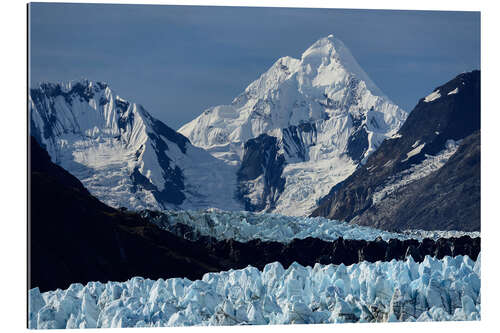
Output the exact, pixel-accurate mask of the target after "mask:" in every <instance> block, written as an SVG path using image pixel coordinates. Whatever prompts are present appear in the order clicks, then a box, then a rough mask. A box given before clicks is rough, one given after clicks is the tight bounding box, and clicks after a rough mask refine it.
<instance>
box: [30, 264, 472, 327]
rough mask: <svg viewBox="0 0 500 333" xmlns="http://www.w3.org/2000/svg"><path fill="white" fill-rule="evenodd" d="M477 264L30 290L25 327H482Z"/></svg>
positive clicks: (252, 271) (272, 272)
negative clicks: (452, 323) (477, 323)
mask: <svg viewBox="0 0 500 333" xmlns="http://www.w3.org/2000/svg"><path fill="white" fill-rule="evenodd" d="M480 265H481V256H479V257H478V259H477V261H476V262H474V261H472V260H471V259H470V258H469V257H467V256H457V257H454V258H452V257H444V258H443V259H441V260H438V259H434V258H432V257H429V256H427V257H426V258H425V260H424V261H423V262H422V263H420V264H419V263H416V262H415V261H414V260H413V259H412V258H411V257H408V258H407V259H406V260H405V261H396V260H392V261H390V262H376V263H369V262H362V263H359V264H354V265H351V266H347V267H346V266H345V265H343V264H341V265H338V266H336V265H320V264H315V265H314V267H309V266H308V267H304V266H301V265H299V264H297V263H293V264H292V265H291V266H290V267H289V268H287V269H284V268H283V266H281V264H279V263H278V262H274V263H270V264H268V265H266V266H265V267H264V269H263V270H262V271H259V270H257V269H256V268H254V267H251V266H248V267H247V268H245V269H241V270H229V271H225V272H220V273H207V274H205V275H204V276H203V278H202V279H201V280H197V281H190V280H188V279H185V278H172V279H168V280H163V279H159V280H156V281H153V280H149V279H143V278H141V277H134V278H132V279H130V280H128V281H126V282H108V283H100V282H89V283H87V285H85V286H83V285H81V284H78V283H75V284H72V285H71V286H70V287H69V288H68V289H66V290H61V289H57V290H55V291H48V292H44V293H40V291H39V289H38V288H34V289H31V290H30V291H29V327H30V328H33V329H47V328H91V327H155V326H190V325H242V324H294V323H295V324H298V323H343V322H383V321H442V320H479V319H480V309H481V298H480V273H481V269H480Z"/></svg>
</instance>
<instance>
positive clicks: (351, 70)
mask: <svg viewBox="0 0 500 333" xmlns="http://www.w3.org/2000/svg"><path fill="white" fill-rule="evenodd" d="M301 62H302V63H304V64H311V66H313V68H314V66H315V67H316V68H317V71H318V74H319V73H321V72H330V73H336V77H335V76H332V75H330V76H329V79H330V80H329V81H327V82H328V83H329V84H330V85H332V83H334V82H335V83H337V82H339V81H341V80H346V79H349V78H350V77H353V76H354V77H356V78H357V79H359V80H361V81H363V82H364V83H365V84H366V87H367V88H368V89H369V90H370V92H371V93H372V94H373V95H376V96H384V94H383V93H382V91H380V89H379V88H378V87H377V86H376V85H375V84H374V83H373V81H372V80H371V79H370V77H369V76H368V75H367V74H366V73H365V71H364V70H363V69H362V68H361V66H360V65H359V64H358V62H357V61H356V59H355V58H354V57H353V56H352V54H351V52H350V51H349V49H348V48H347V47H346V46H345V44H344V43H343V42H342V41H341V40H340V39H339V38H337V37H334V35H332V34H330V35H328V36H327V37H324V38H321V39H319V40H318V41H316V42H315V43H314V44H313V45H311V46H310V47H309V48H308V49H307V50H306V51H305V52H304V53H303V54H302V57H301ZM318 81H319V82H321V81H320V80H318ZM318 81H317V82H315V83H316V84H317V83H318ZM384 97H385V96H384Z"/></svg>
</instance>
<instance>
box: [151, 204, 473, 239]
mask: <svg viewBox="0 0 500 333" xmlns="http://www.w3.org/2000/svg"><path fill="white" fill-rule="evenodd" d="M143 214H145V215H146V216H147V212H143ZM148 218H149V219H150V221H151V222H152V223H154V224H156V225H157V226H159V227H160V228H162V229H165V230H168V231H171V232H174V233H176V230H178V229H177V228H176V225H177V224H183V225H187V226H189V227H191V228H192V229H193V231H194V234H192V235H180V236H183V237H185V238H190V239H193V238H194V239H196V234H199V235H203V236H211V237H214V238H216V239H217V240H226V239H227V240H228V239H234V240H237V241H240V242H248V241H250V240H252V239H261V240H263V241H276V242H281V243H289V242H291V241H292V240H293V239H294V238H297V239H304V238H307V237H313V238H319V239H322V240H325V241H333V240H336V239H338V238H340V237H342V238H344V239H364V240H367V241H372V240H375V239H376V238H377V237H381V238H382V239H383V240H385V241H388V240H389V239H399V240H405V239H417V240H422V239H424V238H431V239H434V240H437V239H439V238H450V237H461V236H464V235H469V236H470V237H472V238H475V237H479V236H480V232H462V231H425V230H407V231H403V232H401V233H396V232H388V231H384V230H380V229H375V228H370V227H364V226H359V225H356V224H348V223H345V222H340V221H335V220H329V219H327V218H324V217H294V216H284V215H279V214H268V213H262V214H257V213H251V212H246V211H241V212H230V211H221V210H218V209H208V210H202V211H189V210H188V211H174V210H170V211H165V212H164V213H163V215H160V216H159V217H156V218H155V217H151V216H149V217H148Z"/></svg>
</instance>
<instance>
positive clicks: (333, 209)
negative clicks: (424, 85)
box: [312, 71, 480, 231]
mask: <svg viewBox="0 0 500 333" xmlns="http://www.w3.org/2000/svg"><path fill="white" fill-rule="evenodd" d="M455 88H458V92H457V93H454V94H451V95H448V93H450V92H452V91H454V89H455ZM436 90H439V93H440V95H441V97H440V98H438V99H435V100H434V101H430V102H425V101H424V99H421V100H420V101H419V102H418V104H417V106H416V107H415V109H414V110H413V111H412V112H411V113H410V115H409V116H408V119H407V120H406V122H405V123H404V124H403V126H402V127H401V129H400V130H399V132H398V134H399V135H400V137H396V138H394V139H389V140H385V141H384V142H383V143H382V144H381V145H380V147H379V148H378V149H377V151H376V152H374V153H373V154H372V155H371V156H370V157H369V158H368V160H367V162H366V164H365V165H363V166H360V167H359V168H358V169H357V170H356V171H355V172H354V173H353V174H352V175H351V176H349V177H348V178H347V179H345V180H344V181H343V182H342V183H340V184H338V185H337V186H335V187H334V188H332V190H331V191H330V193H329V194H328V195H327V196H326V197H325V198H323V199H322V200H320V205H319V206H318V208H317V209H316V210H315V211H313V213H312V216H325V217H328V218H331V219H337V220H343V221H350V222H352V223H357V224H361V225H368V226H374V227H377V228H383V229H386V230H398V229H405V228H419V229H426V230H433V229H440V230H453V229H455V230H464V231H474V230H480V131H479V130H480V72H479V71H473V72H470V73H464V74H460V75H458V76H457V77H456V78H454V79H453V80H451V81H449V82H448V83H446V84H444V85H443V86H440V87H438V88H436V89H435V91H436ZM449 139H453V140H461V139H462V140H463V141H462V143H461V145H460V147H459V149H458V150H457V152H456V153H455V154H454V156H452V157H451V158H450V159H449V160H448V161H447V163H446V164H445V165H444V166H443V167H442V168H441V169H440V170H438V171H437V172H434V173H432V174H430V175H428V176H427V177H424V178H422V179H420V180H418V181H416V182H413V183H411V184H410V185H408V186H405V187H404V188H402V189H400V190H399V191H396V192H395V193H393V194H392V195H389V196H388V197H386V198H384V199H382V201H381V203H379V204H377V205H374V204H373V200H372V195H373V193H375V192H376V191H377V189H380V188H383V187H384V186H385V185H386V184H387V183H388V182H389V179H390V177H394V176H397V175H399V174H400V173H401V172H402V171H405V170H408V169H409V168H410V167H411V166H412V165H415V164H418V163H420V162H422V161H423V160H424V159H425V155H426V154H427V155H436V154H437V153H438V152H440V151H441V150H443V149H444V148H445V143H446V141H447V140H449ZM416 143H417V144H418V145H420V144H423V143H425V146H424V147H423V149H422V150H421V151H420V153H418V154H415V155H414V156H412V157H410V158H407V153H408V152H409V151H411V150H412V149H413V148H415V144H416Z"/></svg>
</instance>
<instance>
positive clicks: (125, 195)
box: [29, 80, 242, 210]
mask: <svg viewBox="0 0 500 333" xmlns="http://www.w3.org/2000/svg"><path fill="white" fill-rule="evenodd" d="M29 108H30V132H31V134H32V135H33V136H34V137H35V138H36V140H37V141H38V142H39V143H40V144H41V145H42V146H43V147H44V148H46V150H47V151H48V152H49V154H50V156H51V157H52V159H53V160H54V162H55V163H56V164H58V165H61V166H62V167H64V168H65V169H66V170H68V171H70V172H71V173H72V174H73V175H75V176H76V177H77V178H78V179H79V180H81V181H82V183H83V184H84V185H85V187H86V188H88V189H89V190H90V192H91V193H92V194H93V195H95V196H97V197H98V198H99V199H100V200H102V201H104V202H105V203H106V204H108V205H110V206H113V207H120V206H124V207H128V208H132V209H145V208H148V209H165V208H206V207H218V208H224V209H228V210H230V209H241V207H242V205H241V204H240V203H238V202H236V201H235V200H234V199H233V197H234V189H235V188H236V171H237V170H236V167H234V166H230V165H227V164H225V163H223V162H222V161H219V160H217V159H216V158H214V157H212V156H211V155H210V154H208V153H206V152H205V151H204V150H203V149H200V148H197V147H194V146H192V145H191V144H190V142H189V140H188V139H187V138H185V137H184V136H183V135H181V134H179V133H177V132H176V131H174V130H173V129H171V128H169V127H168V126H166V125H165V124H163V123H162V122H161V121H159V120H157V119H155V118H154V117H152V116H151V115H150V114H149V113H148V112H147V111H146V110H145V109H144V108H143V107H142V106H141V105H138V104H135V103H130V102H128V101H126V100H124V99H123V98H121V97H119V96H118V95H116V94H115V93H114V92H113V91H112V90H111V89H110V87H109V86H108V85H107V84H105V83H101V82H90V81H87V80H81V81H76V82H70V83H66V84H52V83H44V84H41V85H40V86H39V87H38V88H34V89H31V90H30V96H29Z"/></svg>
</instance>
